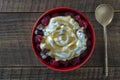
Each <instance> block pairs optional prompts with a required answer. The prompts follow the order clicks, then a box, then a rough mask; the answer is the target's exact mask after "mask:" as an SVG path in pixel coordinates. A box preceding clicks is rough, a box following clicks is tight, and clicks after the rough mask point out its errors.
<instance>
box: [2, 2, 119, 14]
mask: <svg viewBox="0 0 120 80" xmlns="http://www.w3.org/2000/svg"><path fill="white" fill-rule="evenodd" d="M103 3H107V4H111V5H112V6H113V7H114V9H115V12H120V5H119V4H120V1H119V0H81V1H79V0H59V1H58V0H0V12H44V11H46V10H48V9H51V8H55V7H61V6H62V7H71V8H76V9H78V10H80V11H82V12H94V10H95V8H96V7H97V6H98V5H99V4H103Z"/></svg>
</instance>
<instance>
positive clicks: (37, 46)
mask: <svg viewBox="0 0 120 80" xmlns="http://www.w3.org/2000/svg"><path fill="white" fill-rule="evenodd" d="M36 49H37V50H38V51H39V52H40V51H41V49H40V44H36Z"/></svg>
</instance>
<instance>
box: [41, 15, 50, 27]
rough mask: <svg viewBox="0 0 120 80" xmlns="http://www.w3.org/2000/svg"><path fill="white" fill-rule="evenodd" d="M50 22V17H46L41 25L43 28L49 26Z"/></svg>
mask: <svg viewBox="0 0 120 80" xmlns="http://www.w3.org/2000/svg"><path fill="white" fill-rule="evenodd" d="M49 20H50V16H46V17H44V18H43V19H42V20H41V24H42V25H43V26H47V25H48V23H49Z"/></svg>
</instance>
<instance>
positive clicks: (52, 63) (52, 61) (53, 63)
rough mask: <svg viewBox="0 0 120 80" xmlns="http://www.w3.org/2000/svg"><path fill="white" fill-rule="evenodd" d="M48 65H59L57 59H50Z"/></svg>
mask: <svg viewBox="0 0 120 80" xmlns="http://www.w3.org/2000/svg"><path fill="white" fill-rule="evenodd" d="M50 65H51V66H54V67H57V66H59V63H58V62H57V61H55V60H51V61H50Z"/></svg>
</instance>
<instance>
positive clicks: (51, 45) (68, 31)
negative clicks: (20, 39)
mask: <svg viewBox="0 0 120 80" xmlns="http://www.w3.org/2000/svg"><path fill="white" fill-rule="evenodd" d="M76 30H77V31H76ZM43 32H44V37H43V40H42V42H41V44H40V47H41V48H42V49H43V48H47V49H49V50H50V52H49V55H50V56H51V57H53V58H55V60H62V61H66V60H70V59H72V58H74V57H77V56H79V55H80V54H81V52H82V51H84V50H85V49H86V42H87V38H86V35H85V33H84V28H83V27H80V26H79V24H78V23H77V22H76V21H75V20H74V19H73V18H71V17H70V16H57V17H53V18H51V19H50V22H49V24H48V25H47V26H46V27H45V28H44V29H43Z"/></svg>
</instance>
